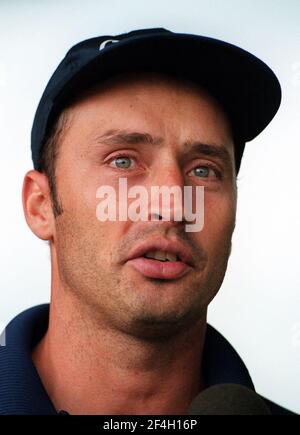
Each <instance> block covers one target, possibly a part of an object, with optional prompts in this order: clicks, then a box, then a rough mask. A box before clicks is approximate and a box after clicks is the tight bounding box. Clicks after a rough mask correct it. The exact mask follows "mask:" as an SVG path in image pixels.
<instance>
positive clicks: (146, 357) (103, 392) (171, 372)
mask: <svg viewBox="0 0 300 435" xmlns="http://www.w3.org/2000/svg"><path fill="white" fill-rule="evenodd" d="M67 305H69V306H67ZM62 313H63V315H62ZM205 331H206V316H203V318H202V319H200V320H199V321H198V323H197V324H195V325H193V326H192V327H190V329H189V330H187V331H184V332H182V333H178V334H177V335H176V336H174V337H172V338H170V339H168V340H165V341H164V342H162V341H161V342H159V341H153V340H152V341H151V340H142V339H137V338H135V337H131V336H129V335H126V334H124V333H123V332H118V331H115V330H112V329H109V328H104V327H103V325H96V324H95V323H92V321H91V316H88V315H87V313H83V312H82V310H81V309H80V311H79V306H76V304H73V303H70V302H66V305H65V306H63V307H62V306H61V301H60V305H59V309H58V305H55V304H54V303H51V306H50V315H49V328H48V331H47V333H46V335H45V336H44V338H43V339H42V340H41V342H40V343H39V344H38V345H37V346H36V348H35V349H34V350H33V353H32V358H33V362H34V364H35V366H36V368H37V370H38V373H39V375H40V378H41V380H42V382H43V384H44V387H45V388H46V391H47V392H48V395H49V397H50V399H51V401H52V403H53V405H54V406H55V408H56V409H57V410H60V409H64V410H66V411H68V412H69V413H70V414H124V415H130V414H136V415H137V414H162V415H163V414H186V413H187V410H188V407H189V404H190V403H191V401H192V400H193V398H194V397H195V396H196V395H197V394H198V393H199V391H201V389H202V388H203V378H202V368H201V360H202V350H203V345H204V339H205Z"/></svg>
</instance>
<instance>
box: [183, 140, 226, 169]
mask: <svg viewBox="0 0 300 435" xmlns="http://www.w3.org/2000/svg"><path fill="white" fill-rule="evenodd" d="M184 148H187V149H188V150H189V151H195V152H196V153H199V154H203V155H205V156H209V157H216V158H218V159H220V160H223V161H224V163H226V164H229V165H230V164H232V158H231V155H230V152H229V151H228V149H227V147H225V146H224V145H215V144H205V143H201V142H197V141H196V142H194V141H186V142H185V143H184Z"/></svg>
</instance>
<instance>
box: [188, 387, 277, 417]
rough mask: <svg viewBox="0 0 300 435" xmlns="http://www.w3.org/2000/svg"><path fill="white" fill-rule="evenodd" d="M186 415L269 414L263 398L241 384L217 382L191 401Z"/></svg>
mask: <svg viewBox="0 0 300 435" xmlns="http://www.w3.org/2000/svg"><path fill="white" fill-rule="evenodd" d="M188 415H271V412H270V410H269V408H268V407H267V405H266V404H265V402H264V401H263V399H262V398H261V397H259V396H258V394H256V393H255V392H254V391H252V390H250V389H249V388H246V387H244V386H242V385H236V384H219V385H214V386H213V387H209V388H207V389H206V390H204V391H202V392H201V393H200V394H198V396H196V398H195V399H194V400H193V401H192V403H191V405H190V407H189V411H188Z"/></svg>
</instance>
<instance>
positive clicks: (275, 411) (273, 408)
mask: <svg viewBox="0 0 300 435" xmlns="http://www.w3.org/2000/svg"><path fill="white" fill-rule="evenodd" d="M259 397H260V398H261V399H263V401H264V402H265V404H266V405H267V407H268V408H269V410H270V412H271V414H272V415H297V414H296V413H295V412H293V411H290V410H289V409H286V408H283V407H282V406H280V405H278V404H277V403H275V402H272V400H270V399H267V398H266V397H263V396H261V395H260V394H259Z"/></svg>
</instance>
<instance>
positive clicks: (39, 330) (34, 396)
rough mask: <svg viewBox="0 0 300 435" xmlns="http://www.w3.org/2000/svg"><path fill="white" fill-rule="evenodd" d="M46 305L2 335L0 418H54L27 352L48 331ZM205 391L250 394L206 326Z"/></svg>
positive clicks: (242, 369) (232, 358)
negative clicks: (226, 388)
mask: <svg viewBox="0 0 300 435" xmlns="http://www.w3.org/2000/svg"><path fill="white" fill-rule="evenodd" d="M48 320H49V304H43V305H38V306H35V307H32V308H29V309H27V310H25V311H23V312H22V313H20V314H19V315H18V316H16V317H15V318H14V319H13V320H12V321H11V322H10V323H9V324H8V325H7V327H6V328H5V330H4V331H3V333H2V339H1V342H2V343H3V342H5V346H0V373H1V375H2V376H1V377H0V414H29V415H38V414H44V415H45V414H57V412H56V410H55V408H54V406H53V404H52V402H51V400H50V398H49V396H48V394H47V392H46V390H45V388H44V386H43V384H42V382H41V379H40V377H39V375H38V372H37V370H36V368H35V366H34V364H33V362H32V359H31V350H32V349H33V347H34V346H35V345H36V344H37V343H38V342H39V341H40V340H41V338H42V337H43V336H44V334H45V333H46V331H47V328H48ZM202 363H203V375H204V381H205V387H206V388H207V387H210V386H212V385H216V384H223V383H232V384H239V385H243V386H245V387H248V388H250V389H252V390H254V386H253V383H252V380H251V378H250V375H249V373H248V370H247V368H246V366H245V364H244V363H243V361H242V360H241V358H240V357H239V355H238V354H237V352H236V351H235V350H234V349H233V347H232V346H231V345H230V344H229V342H228V341H227V340H226V339H225V338H224V337H223V336H222V335H221V334H220V333H219V332H218V331H217V330H216V329H214V328H213V327H212V326H210V325H207V330H206V336H205V343H204V349H203V361H202Z"/></svg>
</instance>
